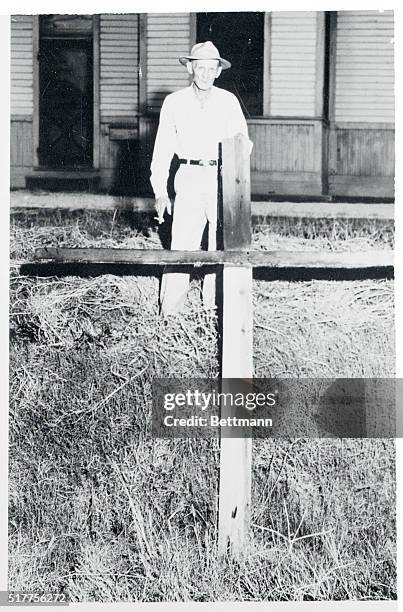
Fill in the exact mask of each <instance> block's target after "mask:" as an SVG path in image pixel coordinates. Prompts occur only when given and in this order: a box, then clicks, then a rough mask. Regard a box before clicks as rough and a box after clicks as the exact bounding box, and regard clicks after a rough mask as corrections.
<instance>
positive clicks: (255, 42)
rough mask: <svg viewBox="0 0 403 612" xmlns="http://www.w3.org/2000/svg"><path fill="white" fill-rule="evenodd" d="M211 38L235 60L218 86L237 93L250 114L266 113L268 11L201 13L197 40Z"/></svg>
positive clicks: (219, 80) (228, 56) (225, 71)
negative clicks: (265, 74) (265, 26)
mask: <svg viewBox="0 0 403 612" xmlns="http://www.w3.org/2000/svg"><path fill="white" fill-rule="evenodd" d="M206 40H211V41H212V42H213V43H214V44H215V45H216V46H217V48H218V49H219V51H220V54H221V55H222V57H225V58H226V59H228V60H229V61H230V62H231V63H232V67H231V68H230V69H229V70H224V71H223V72H222V73H221V76H220V77H219V79H218V80H217V86H218V87H222V88H223V89H227V90H228V91H231V92H232V93H234V94H235V95H236V96H237V98H238V100H239V102H240V104H241V107H242V110H243V112H244V113H245V116H246V117H250V116H261V115H262V114H263V52H264V13H262V12H259V13H257V12H251V13H198V14H197V42H204V41H206Z"/></svg>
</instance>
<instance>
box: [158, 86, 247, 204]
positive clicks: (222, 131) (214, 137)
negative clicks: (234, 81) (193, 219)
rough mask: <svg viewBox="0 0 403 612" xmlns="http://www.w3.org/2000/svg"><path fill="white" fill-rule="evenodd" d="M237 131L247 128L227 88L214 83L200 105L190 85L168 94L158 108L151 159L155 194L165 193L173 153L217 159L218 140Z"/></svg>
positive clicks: (164, 194) (197, 157)
mask: <svg viewBox="0 0 403 612" xmlns="http://www.w3.org/2000/svg"><path fill="white" fill-rule="evenodd" d="M238 133H241V134H244V135H245V136H246V137H248V127H247V124H246V121H245V117H244V116H243V113H242V110H241V107H240V105H239V102H238V100H237V98H236V97H235V96H234V95H233V94H232V93H230V92H229V91H226V90H225V89H220V88H218V87H214V86H213V87H212V88H211V91H210V95H209V96H208V98H207V100H206V102H205V104H204V106H203V107H201V105H200V102H199V100H198V99H197V97H196V93H195V91H194V86H193V85H190V87H186V88H185V89H181V90H179V91H176V92H174V93H172V94H169V95H168V96H167V97H166V98H165V100H164V103H163V105H162V108H161V114H160V121H159V126H158V132H157V136H156V139H155V144H154V152H153V158H152V162H151V177H150V180H151V185H152V188H153V191H154V195H155V197H156V198H159V197H166V196H167V180H168V174H169V168H170V164H171V160H172V157H173V155H174V154H175V153H176V154H177V155H178V157H179V158H185V159H217V156H218V143H219V142H222V140H223V139H225V138H231V137H233V136H235V135H236V134H238ZM251 146H252V143H251Z"/></svg>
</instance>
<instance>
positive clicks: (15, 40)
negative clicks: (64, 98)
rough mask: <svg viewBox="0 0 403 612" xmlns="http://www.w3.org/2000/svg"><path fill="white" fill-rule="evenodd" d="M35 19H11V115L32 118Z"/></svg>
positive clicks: (14, 17)
mask: <svg viewBox="0 0 403 612" xmlns="http://www.w3.org/2000/svg"><path fill="white" fill-rule="evenodd" d="M32 43H33V17H32V15H13V16H12V17H11V99H10V105H11V115H12V116H13V115H14V116H15V115H29V116H32V113H33V108H34V90H33V54H32Z"/></svg>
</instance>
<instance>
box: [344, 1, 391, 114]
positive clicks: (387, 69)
mask: <svg viewBox="0 0 403 612" xmlns="http://www.w3.org/2000/svg"><path fill="white" fill-rule="evenodd" d="M393 35H394V34H393V11H382V12H380V11H339V12H338V13H337V41H336V99H335V119H336V121H339V122H342V121H346V122H347V121H360V122H385V123H388V122H390V123H393V122H394V66H393V61H394V50H393V41H392V39H393Z"/></svg>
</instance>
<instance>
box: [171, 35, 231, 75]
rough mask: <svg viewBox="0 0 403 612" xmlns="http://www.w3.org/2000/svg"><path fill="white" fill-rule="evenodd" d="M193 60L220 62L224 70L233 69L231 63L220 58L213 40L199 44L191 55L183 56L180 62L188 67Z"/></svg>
mask: <svg viewBox="0 0 403 612" xmlns="http://www.w3.org/2000/svg"><path fill="white" fill-rule="evenodd" d="M192 60H218V61H219V62H220V66H221V68H222V69H223V70H226V69H227V68H230V67H231V62H229V61H228V60H226V59H224V58H223V57H221V56H220V52H219V51H218V49H217V47H216V46H215V45H213V43H212V42H211V40H207V41H206V42H203V43H197V45H194V47H192V50H191V52H190V55H181V57H180V58H179V61H180V63H181V64H183V65H184V66H186V64H187V62H191V61H192Z"/></svg>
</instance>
